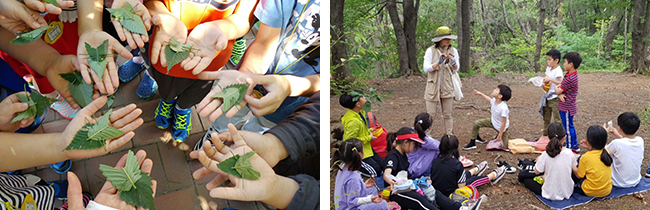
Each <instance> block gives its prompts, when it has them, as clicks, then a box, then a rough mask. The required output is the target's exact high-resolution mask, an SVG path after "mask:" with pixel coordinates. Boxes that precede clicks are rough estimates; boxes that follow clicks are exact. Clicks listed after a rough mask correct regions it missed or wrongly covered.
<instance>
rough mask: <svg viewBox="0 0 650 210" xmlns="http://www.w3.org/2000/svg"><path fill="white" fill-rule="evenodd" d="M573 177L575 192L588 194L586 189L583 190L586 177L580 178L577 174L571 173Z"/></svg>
mask: <svg viewBox="0 0 650 210" xmlns="http://www.w3.org/2000/svg"><path fill="white" fill-rule="evenodd" d="M571 179H573V183H575V184H574V185H573V192H574V193H578V194H580V195H584V196H588V195H586V194H585V191H583V190H582V182H583V181H584V180H585V179H584V178H582V179H581V178H578V177H577V176H576V174H574V173H571Z"/></svg>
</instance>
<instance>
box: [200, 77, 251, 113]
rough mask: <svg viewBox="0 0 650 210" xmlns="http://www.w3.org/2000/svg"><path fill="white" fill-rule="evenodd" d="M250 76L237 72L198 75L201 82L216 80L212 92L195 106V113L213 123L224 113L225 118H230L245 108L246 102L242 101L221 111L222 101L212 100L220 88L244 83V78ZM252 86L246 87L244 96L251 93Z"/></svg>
mask: <svg viewBox="0 0 650 210" xmlns="http://www.w3.org/2000/svg"><path fill="white" fill-rule="evenodd" d="M248 77H250V75H248V74H245V73H242V72H240V71H237V70H220V71H216V72H203V73H201V74H199V75H198V78H199V79H202V80H218V81H217V84H218V85H214V86H213V87H212V90H211V91H210V92H209V93H208V94H207V95H206V96H205V98H203V100H202V101H201V102H200V103H199V104H198V105H196V111H197V112H198V113H199V115H200V116H201V117H208V116H209V117H208V120H210V121H215V120H216V119H217V118H218V117H219V116H221V115H222V114H223V113H226V117H232V116H234V115H235V114H237V112H239V110H241V108H242V107H244V106H246V100H243V101H242V102H241V103H240V104H237V105H234V106H233V107H232V108H230V109H229V110H222V108H221V105H222V101H221V100H220V99H217V98H214V99H213V98H212V96H213V95H214V94H217V93H220V92H221V88H225V87H227V86H228V85H231V84H238V83H246V78H248ZM253 87H254V85H251V86H249V87H248V90H246V95H250V94H252V93H253Z"/></svg>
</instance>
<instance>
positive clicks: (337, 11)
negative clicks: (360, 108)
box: [330, 0, 354, 83]
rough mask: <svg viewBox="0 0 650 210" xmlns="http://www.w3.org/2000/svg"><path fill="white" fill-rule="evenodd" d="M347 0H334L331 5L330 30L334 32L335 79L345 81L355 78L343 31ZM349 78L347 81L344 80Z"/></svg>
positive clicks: (333, 63)
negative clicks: (351, 69)
mask: <svg viewBox="0 0 650 210" xmlns="http://www.w3.org/2000/svg"><path fill="white" fill-rule="evenodd" d="M344 4H345V0H333V1H332V6H331V8H330V9H331V13H330V15H331V17H330V18H331V19H330V21H331V22H330V23H331V24H330V25H331V26H330V31H331V34H332V42H333V43H334V44H333V45H332V49H331V50H332V67H334V75H332V76H333V79H334V80H340V81H343V83H346V82H351V81H353V80H354V78H353V77H352V73H351V72H350V67H349V66H348V62H347V60H348V45H347V44H346V43H345V33H344V31H343V8H344ZM344 80H347V81H344Z"/></svg>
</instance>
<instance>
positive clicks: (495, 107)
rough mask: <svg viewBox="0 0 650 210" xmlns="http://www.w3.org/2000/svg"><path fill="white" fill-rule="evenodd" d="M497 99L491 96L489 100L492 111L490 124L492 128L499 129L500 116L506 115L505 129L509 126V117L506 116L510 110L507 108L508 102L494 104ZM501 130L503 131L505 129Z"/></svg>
mask: <svg viewBox="0 0 650 210" xmlns="http://www.w3.org/2000/svg"><path fill="white" fill-rule="evenodd" d="M496 101H497V99H496V98H492V100H490V104H492V108H491V112H492V126H494V129H496V130H497V131H500V129H501V118H502V117H506V129H505V130H507V129H508V127H510V117H508V114H510V110H508V104H506V102H505V101H501V103H500V104H494V103H495V102H496ZM505 130H503V131H505Z"/></svg>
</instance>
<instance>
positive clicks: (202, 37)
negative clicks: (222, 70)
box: [181, 23, 228, 75]
mask: <svg viewBox="0 0 650 210" xmlns="http://www.w3.org/2000/svg"><path fill="white" fill-rule="evenodd" d="M187 43H188V44H189V43H192V44H194V47H196V48H198V51H197V52H194V54H193V55H192V56H191V58H188V59H186V60H184V61H183V62H181V66H182V67H183V68H184V69H185V70H186V71H189V70H190V69H192V74H194V75H197V74H199V73H201V72H202V71H203V70H205V68H207V67H208V66H209V65H210V63H212V59H214V57H215V56H216V55H217V53H218V52H220V51H222V50H224V49H226V47H227V46H228V37H227V36H226V35H225V34H224V33H223V32H222V31H221V29H219V28H218V27H216V26H214V25H211V24H209V23H203V24H199V25H198V26H196V28H194V29H192V32H191V33H190V35H189V36H188V37H187Z"/></svg>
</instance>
